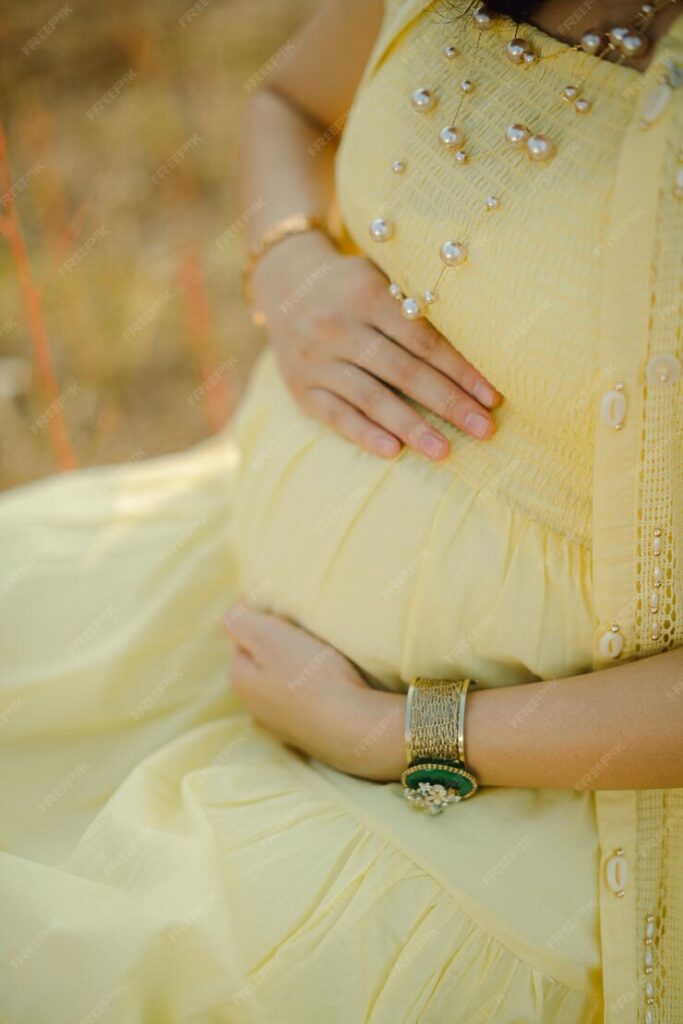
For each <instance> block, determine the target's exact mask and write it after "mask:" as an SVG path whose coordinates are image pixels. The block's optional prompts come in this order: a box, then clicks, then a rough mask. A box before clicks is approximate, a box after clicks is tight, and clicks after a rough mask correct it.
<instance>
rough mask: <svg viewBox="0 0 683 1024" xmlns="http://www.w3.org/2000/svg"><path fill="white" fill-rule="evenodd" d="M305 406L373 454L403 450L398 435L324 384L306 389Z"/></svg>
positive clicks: (389, 454) (393, 454) (386, 454)
mask: <svg viewBox="0 0 683 1024" xmlns="http://www.w3.org/2000/svg"><path fill="white" fill-rule="evenodd" d="M306 408H307V409H308V410H309V411H310V412H312V413H313V414H314V415H316V416H318V417H319V418H320V419H321V420H322V421H323V422H324V423H327V425H328V426H330V427H332V428H333V429H334V430H336V432H337V433H338V434H341V435H342V437H345V438H346V439H347V440H349V441H353V442H354V443H355V444H357V445H359V446H360V447H361V448H363V449H364V450H365V451H367V452H370V453H371V454H373V455H381V456H382V457H383V458H385V459H391V458H393V457H394V456H396V455H398V453H399V452H400V450H401V442H400V441H399V440H398V438H397V437H395V436H394V435H393V434H391V433H390V432H389V431H387V430H383V429H382V427H381V426H380V425H378V424H377V423H373V422H372V420H370V419H368V417H367V416H364V415H363V413H362V412H360V411H359V410H358V409H357V408H354V406H353V405H351V404H349V402H346V401H344V400H343V399H342V398H340V397H339V395H337V394H333V392H331V391H328V390H326V389H325V388H310V389H309V390H308V391H307V392H306Z"/></svg>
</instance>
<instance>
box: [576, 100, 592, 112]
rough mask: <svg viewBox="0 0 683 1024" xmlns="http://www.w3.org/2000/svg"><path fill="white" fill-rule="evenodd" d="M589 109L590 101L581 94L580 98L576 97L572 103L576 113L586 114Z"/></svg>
mask: <svg viewBox="0 0 683 1024" xmlns="http://www.w3.org/2000/svg"><path fill="white" fill-rule="evenodd" d="M590 109H591V101H590V100H587V99H585V97H583V96H582V97H581V98H580V99H578V100H577V101H576V103H575V104H574V110H575V111H576V113H577V114H588V113H589V112H590Z"/></svg>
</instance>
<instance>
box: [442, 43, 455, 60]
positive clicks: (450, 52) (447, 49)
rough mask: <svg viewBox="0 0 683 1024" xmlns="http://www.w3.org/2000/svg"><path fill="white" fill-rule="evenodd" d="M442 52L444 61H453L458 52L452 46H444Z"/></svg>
mask: <svg viewBox="0 0 683 1024" xmlns="http://www.w3.org/2000/svg"><path fill="white" fill-rule="evenodd" d="M442 52H443V55H444V57H445V59H446V60H453V58H454V57H457V56H458V51H457V50H456V48H455V47H454V46H444V48H443V51H442Z"/></svg>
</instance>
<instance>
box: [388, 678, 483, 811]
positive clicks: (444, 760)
mask: <svg viewBox="0 0 683 1024" xmlns="http://www.w3.org/2000/svg"><path fill="white" fill-rule="evenodd" d="M470 685H476V684H475V683H474V682H473V681H472V680H471V679H458V680H456V681H455V682H453V681H451V680H448V679H423V678H420V677H418V678H416V679H414V680H413V682H412V683H411V684H410V686H409V688H408V699H407V701H406V716H405V742H406V754H407V759H408V767H407V768H406V769H405V771H404V772H403V774H402V775H401V782H402V783H403V795H404V796H405V797H406V799H407V800H409V801H410V802H411V803H412V804H413V806H415V807H417V808H419V809H420V810H426V811H427V812H428V813H429V814H440V813H441V812H442V811H443V810H444V809H445V808H446V807H447V806H448V804H451V803H458V802H459V801H460V800H466V799H467V798H468V797H470V796H472V795H473V794H474V793H476V791H477V789H478V783H477V779H476V777H475V776H474V775H473V774H472V772H471V771H470V770H469V768H468V767H467V764H466V763H465V732H464V724H465V699H466V697H467V690H468V688H469V686H470Z"/></svg>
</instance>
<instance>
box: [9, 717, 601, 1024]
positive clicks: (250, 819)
mask: <svg viewBox="0 0 683 1024" xmlns="http://www.w3.org/2000/svg"><path fill="white" fill-rule="evenodd" d="M314 775H315V772H314V769H313V768H311V767H309V766H308V765H307V764H306V762H305V760H304V759H303V758H301V757H300V756H299V755H297V754H295V753H293V752H291V751H288V750H286V749H284V748H282V747H281V746H280V745H279V744H277V743H276V742H275V741H274V740H273V739H272V738H271V737H270V736H268V735H267V734H266V733H265V732H263V731H262V730H260V729H258V727H255V726H254V725H252V724H251V722H250V720H249V719H248V718H247V717H246V716H245V715H239V714H238V715H234V716H230V717H229V718H225V719H221V720H219V721H216V722H213V723H211V724H206V725H202V726H199V727H198V728H196V729H194V730H192V731H191V732H189V733H187V734H186V735H183V736H181V737H180V738H179V739H178V740H176V741H173V742H171V743H169V744H168V745H167V746H166V747H165V748H163V749H162V750H161V751H159V752H157V753H155V754H153V755H151V756H150V757H148V758H147V759H146V760H145V761H144V762H143V763H141V764H140V765H139V766H138V767H137V768H136V769H135V770H134V771H133V772H132V773H131V774H130V776H129V777H128V778H127V779H126V781H125V782H124V783H123V784H122V785H121V786H120V787H119V789H118V791H117V792H116V794H115V795H114V796H113V797H112V798H111V800H109V801H108V803H107V804H106V805H105V806H104V807H103V808H102V810H101V812H100V813H99V814H98V815H97V817H96V818H95V820H94V821H93V823H92V825H91V826H90V827H89V828H88V829H87V831H86V832H85V834H84V836H83V837H82V839H81V840H80V842H79V843H78V844H77V845H76V847H75V849H74V850H73V851H72V853H71V854H70V855H69V856H68V857H67V858H66V859H65V860H64V861H63V862H62V863H61V864H59V865H57V866H54V867H48V866H45V865H42V864H40V863H37V862H32V861H29V860H24V859H20V858H16V857H15V858H12V857H9V856H5V858H4V864H3V872H2V902H3V907H4V910H5V915H6V920H9V921H10V922H11V925H12V927H11V941H10V943H9V948H6V949H5V955H4V957H3V959H4V961H5V962H7V963H9V964H10V968H11V969H12V973H13V978H12V982H13V983H12V985H11V987H10V989H9V1000H7V999H6V1002H5V1010H6V1012H7V1014H8V1019H10V1020H12V1021H21V1022H22V1024H34V1022H35V1024H43V1022H44V1021H45V1019H46V1018H45V1010H46V1007H50V1021H51V1024H62V1022H64V1024H67V1022H72V1021H74V1020H86V1021H87V1020H93V1021H95V1020H96V1019H97V1020H100V1019H102V1020H112V1021H116V1022H117V1024H143V1022H144V1024H152V1022H157V1021H158V1022H164V1024H188V1022H202V1024H209V1022H211V1024H213V1022H216V1024H218V1022H221V1024H228V1022H229V1024H242V1022H244V1024H247V1022H249V1024H251V1022H259V1024H260V1022H263V1024H272V1022H276V1021H277V1022H281V1021H294V1020H296V1021H311V1022H318V1021H320V1022H322V1021H330V1022H339V1024H350V1022H354V1024H355V1022H367V1024H384V1022H386V1024H397V1022H398V1024H414V1022H416V1021H420V1022H421V1024H444V1022H448V1024H460V1022H462V1024H465V1022H467V1024H472V1022H475V1021H481V1022H487V1024H511V1022H520V1024H521V1022H536V1021H541V1020H543V1021H551V1020H557V1021H582V1022H585V1024H591V1022H593V1021H595V1022H597V1021H598V1020H599V1019H600V1012H601V1007H600V1001H599V998H598V996H597V995H596V993H595V991H594V990H591V988H590V987H588V988H586V989H585V990H581V989H573V988H570V987H568V986H565V985H563V984H561V983H559V982H558V981H557V980H556V979H555V978H552V977H550V976H549V975H547V974H546V973H544V972H543V971H541V970H538V969H537V968H535V967H533V966H530V965H529V964H528V963H525V962H524V960H522V959H520V958H519V957H518V956H516V955H515V953H514V952H513V951H511V950H510V949H508V948H506V947H505V946H504V945H502V944H501V943H500V942H498V941H497V940H496V939H494V938H492V937H491V936H489V935H488V934H486V932H485V931H483V930H482V929H481V928H480V927H479V926H478V925H477V924H476V923H475V922H474V921H473V920H472V919H471V918H470V917H469V916H468V915H467V914H465V913H464V912H463V911H462V909H461V908H460V907H459V906H458V905H457V903H456V902H455V901H454V899H453V898H452V897H451V895H450V894H449V893H448V892H447V891H445V890H444V889H443V888H442V887H441V886H440V885H439V884H438V882H437V881H435V879H434V878H433V877H432V876H431V875H430V873H429V872H428V871H425V870H424V869H423V868H422V867H421V865H420V864H419V863H418V862H417V861H416V860H414V859H411V858H410V857H408V856H407V855H406V853H405V852H404V851H403V850H399V849H397V848H396V847H395V846H394V845H393V844H392V843H391V842H389V841H388V840H387V839H386V838H385V837H384V836H382V835H381V834H379V833H376V832H373V831H372V830H371V829H369V828H368V827H367V825H366V824H365V823H363V822H360V821H359V820H358V819H357V818H355V817H354V816H353V815H352V814H351V813H350V812H349V808H348V806H347V805H346V804H345V803H344V802H340V801H336V800H335V799H334V796H333V793H332V791H331V790H330V791H329V792H326V791H325V789H324V787H323V788H321V786H320V785H319V781H318V780H317V779H316V778H314ZM307 780H308V781H307ZM326 785H327V784H325V786H326Z"/></svg>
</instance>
